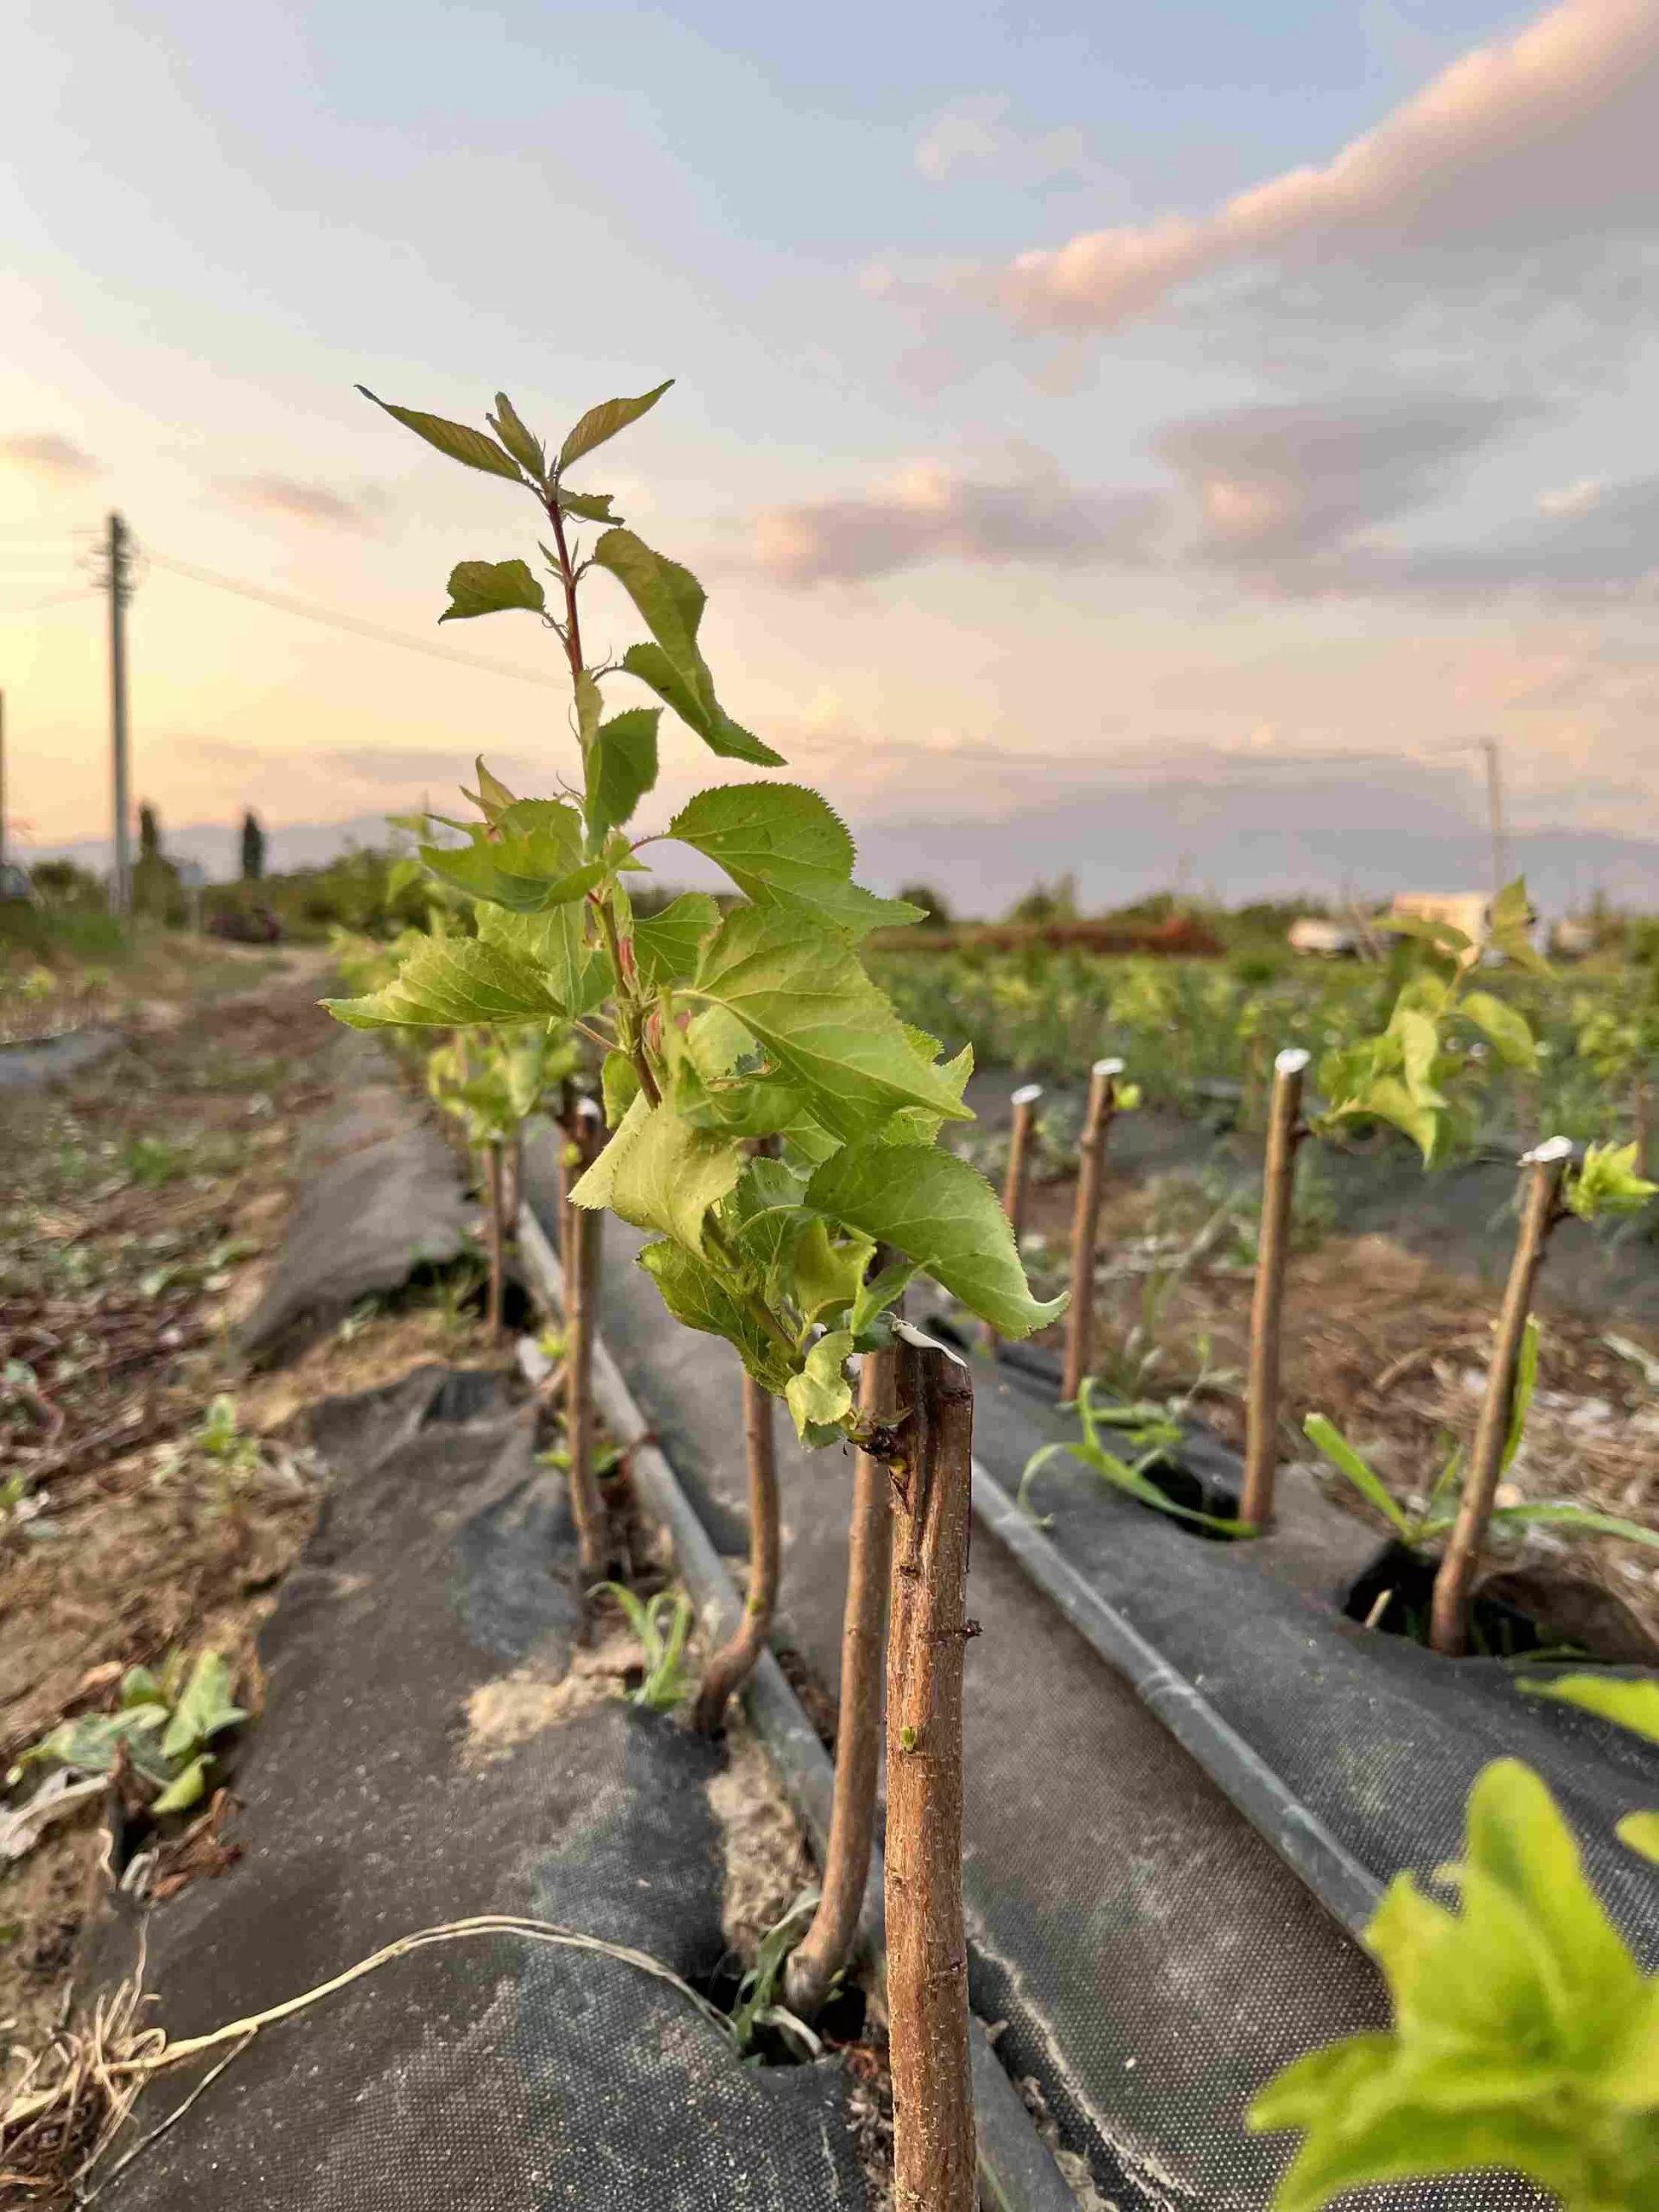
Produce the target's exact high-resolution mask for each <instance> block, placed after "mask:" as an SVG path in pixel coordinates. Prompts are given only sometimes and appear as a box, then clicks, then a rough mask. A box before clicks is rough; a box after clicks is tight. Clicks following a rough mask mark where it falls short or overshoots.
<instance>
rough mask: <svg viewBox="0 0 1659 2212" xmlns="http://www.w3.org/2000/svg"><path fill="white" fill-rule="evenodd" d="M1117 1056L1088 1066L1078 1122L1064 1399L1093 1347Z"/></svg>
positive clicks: (1078, 1383) (1078, 1381)
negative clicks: (1085, 1100)
mask: <svg viewBox="0 0 1659 2212" xmlns="http://www.w3.org/2000/svg"><path fill="white" fill-rule="evenodd" d="M1122 1072H1123V1063H1122V1060H1096V1062H1095V1065H1093V1067H1092V1068H1090V1071H1089V1115H1088V1119H1087V1120H1086V1121H1085V1122H1084V1127H1083V1147H1082V1159H1081V1160H1080V1162H1079V1165H1078V1168H1077V1205H1076V1206H1075V1207H1074V1208H1073V1210H1072V1215H1071V1306H1070V1307H1069V1308H1068V1309H1067V1313H1066V1319H1065V1370H1064V1373H1063V1375H1062V1376H1061V1381H1060V1395H1061V1397H1062V1398H1064V1399H1065V1400H1066V1401H1067V1402H1070V1401H1071V1400H1072V1399H1074V1398H1075V1397H1076V1396H1077V1393H1078V1391H1079V1390H1081V1389H1082V1388H1083V1378H1084V1376H1085V1375H1086V1374H1087V1373H1088V1372H1089V1361H1090V1357H1091V1355H1092V1352H1093V1350H1094V1334H1095V1241H1096V1237H1097V1236H1099V1234H1100V1193H1101V1186H1102V1185H1103V1182H1104V1181H1105V1177H1106V1139H1107V1135H1108V1134H1109V1131H1110V1128H1111V1126H1112V1116H1113V1114H1114V1112H1115V1111H1116V1105H1117V1078H1118V1077H1119V1076H1121V1075H1122Z"/></svg>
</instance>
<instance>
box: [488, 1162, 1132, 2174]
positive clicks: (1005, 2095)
mask: <svg viewBox="0 0 1659 2212" xmlns="http://www.w3.org/2000/svg"><path fill="white" fill-rule="evenodd" d="M518 1249H519V1251H520V1253H521V1254H522V1255H523V1257H524V1266H525V1268H526V1269H527V1271H528V1273H529V1274H530V1277H531V1281H532V1282H533V1284H534V1285H535V1287H536V1288H537V1291H538V1292H539V1293H540V1294H541V1296H542V1297H543V1299H545V1300H547V1302H548V1303H549V1304H550V1306H555V1307H556V1308H557V1309H558V1311H559V1312H561V1313H563V1310H564V1298H563V1290H564V1279H563V1272H562V1270H561V1268H560V1266H559V1262H558V1256H557V1255H556V1252H555V1251H554V1249H553V1247H552V1245H551V1243H550V1242H549V1240H548V1236H547V1233H546V1231H545V1230H543V1227H542V1224H541V1223H540V1222H539V1221H538V1220H537V1217H536V1216H535V1214H534V1213H533V1212H532V1211H531V1208H530V1206H529V1205H528V1204H525V1205H522V1206H521V1207H520V1209H519V1214H518ZM593 1383H594V1402H596V1404H597V1405H598V1407H599V1409H600V1411H601V1413H602V1414H603V1415H604V1416H605V1423H606V1426H607V1428H608V1429H609V1430H610V1432H611V1434H612V1436H613V1438H614V1439H615V1440H616V1441H617V1442H618V1443H619V1444H620V1445H622V1446H624V1447H625V1448H626V1450H627V1452H628V1461H629V1466H630V1469H631V1471H632V1478H633V1484H634V1488H635V1490H636V1491H638V1493H639V1497H641V1499H642V1500H643V1501H644V1503H645V1505H646V1506H647V1507H648V1508H649V1509H650V1510H651V1511H652V1512H653V1513H654V1514H656V1515H657V1516H658V1518H659V1519H660V1520H661V1521H662V1522H663V1523H664V1527H666V1529H668V1532H669V1535H670V1537H671V1541H672V1543H673V1546H674V1556H675V1559H676V1560H677V1563H678V1566H679V1570H680V1573H681V1576H682V1578H683V1580H684V1583H685V1586H686V1588H687V1589H688V1590H689V1591H690V1594H691V1597H692V1599H693V1600H694V1602H695V1603H696V1606H697V1608H698V1610H699V1611H700V1612H701V1613H702V1615H703V1617H704V1619H705V1621H706V1622H707V1623H708V1624H709V1627H710V1628H711V1629H712V1630H713V1631H714V1632H715V1635H716V1636H718V1637H722V1638H723V1637H727V1636H729V1635H730V1634H731V1633H732V1632H733V1630H734V1629H735V1627H736V1625H737V1624H738V1622H739V1621H740V1619H741V1617H742V1610H743V1606H742V1600H741V1598H740V1597H739V1595H738V1592H737V1589H736V1587H735V1586H734V1583H733V1581H732V1579H731V1577H730V1576H729V1575H728V1573H727V1572H726V1568H725V1565H724V1563H723V1562H722V1560H721V1556H720V1554H719V1553H718V1552H717V1551H716V1550H715V1547H714V1545H713V1544H712V1542H711V1541H709V1534H708V1531H707V1530H706V1529H704V1527H703V1525H702V1522H701V1521H700V1520H699V1519H698V1518H697V1516H696V1512H695V1511H694V1510H693V1509H692V1506H691V1504H690V1500H689V1499H688V1498H687V1497H686V1495H685V1492H684V1491H683V1489H682V1488H681V1486H680V1482H679V1478H678V1477H677V1475H676V1474H675V1472H674V1470H673V1468H672V1466H671V1465H670V1464H669V1461H668V1459H667V1458H666V1456H665V1455H664V1452H662V1451H661V1450H660V1449H659V1448H658V1446H657V1445H656V1444H654V1443H653V1442H652V1440H651V1434H650V1429H649V1427H648V1425H647V1423H646V1421H645V1415H644V1414H642V1413H641V1412H640V1410H639V1407H638V1406H637V1405H636V1404H635V1402H634V1400H633V1395H632V1392H631V1391H630V1390H629V1389H628V1386H627V1384H626V1382H625V1381H624V1380H623V1378H622V1374H621V1370H620V1369H619V1368H618V1366H617V1364H616V1363H615V1361H614V1360H613V1358H612V1357H611V1355H610V1352H609V1351H608V1350H607V1346H606V1344H605V1341H604V1339H603V1338H601V1337H598V1336H597V1335H596V1336H595V1338H594V1376H593ZM979 1479H980V1474H979V1470H978V1468H977V1467H976V1469H975V1483H976V1487H977V1484H978V1482H979ZM999 1495H1001V1493H1000V1492H999ZM1010 1510H1012V1509H1011V1508H1010ZM1160 1663H1161V1662H1160ZM744 1701H745V1703H746V1705H747V1707H748V1711H749V1715H750V1718H751V1719H753V1722H754V1725H755V1726H756V1728H757V1729H758V1730H759V1731H760V1737H761V1739H762V1741H763V1742H764V1743H765V1745H766V1749H767V1751H769V1752H770V1754H771V1755H772V1759H773V1760H774V1762H775V1763H776V1764H777V1767H778V1770H779V1775H780V1777H781V1778H782V1780H783V1783H784V1787H785V1790H786V1792H787V1793H788V1796H789V1797H790V1799H791V1802H792V1803H793V1804H794V1807H795V1809H796V1811H797V1812H798V1814H799V1815H800V1817H801V1819H802V1821H804V1823H805V1826H806V1828H807V1831H808V1833H809V1834H810V1836H811V1839H812V1841H813V1845H814V1847H815V1848H816V1849H817V1852H818V1853H819V1855H820V1857H822V1855H823V1851H824V1848H825V1847H826V1844H827V1842H828V1840H829V1808H830V1802H831V1799H832V1796H833V1793H834V1789H835V1770H834V1768H833V1766H832V1765H831V1764H830V1761H829V1754H828V1753H827V1752H826V1751H825V1750H824V1748H823V1745H822V1744H821V1743H820V1742H819V1741H818V1738H817V1735H816V1733H815V1732H814V1731H813V1728H812V1725H811V1723H810V1721H809V1720H808V1719H807V1717H806V1714H805V1713H804V1711H803V1710H802V1707H801V1705H800V1701H799V1700H798V1698H797V1697H796V1695H795V1693H794V1691H793V1690H791V1688H790V1686H789V1684H788V1682H787V1681H785V1677H784V1674H783V1670H782V1669H781V1668H780V1667H779V1664H778V1662H777V1660H776V1659H775V1658H774V1657H773V1656H772V1653H771V1652H770V1651H766V1652H763V1653H762V1655H761V1657H760V1663H759V1664H758V1666H757V1667H756V1668H755V1669H754V1672H753V1674H752V1675H750V1677H749V1680H748V1682H747V1685H746V1686H745V1689H744ZM883 1880H884V1875H883V1868H882V1861H881V1853H880V1847H879V1846H878V1847H877V1848H876V1849H875V1850H874V1851H873V1852H872V1853H871V1863H870V1872H869V1878H868V1881H867V1883H866V1885H865V1890H864V1904H863V1909H862V1911H861V1914H860V1919H859V1925H860V1929H861V1934H862V1936H863V1937H864V1939H865V1941H866V1942H868V1946H869V1951H870V1955H871V1958H872V1960H873V1961H874V1967H875V1970H876V1973H877V1974H878V1975H880V1974H882V1973H883V1972H884V1968H885V1946H884V1944H883V1942H882V1937H881V1898H882V1887H883ZM971 2049H972V2054H973V2068H974V2112H975V2120H976V2128H977V2132H978V2142H979V2181H980V2189H981V2192H982V2201H983V2202H984V2203H985V2206H986V2208H987V2212H1077V2199H1076V2198H1075V2197H1074V2196H1073V2195H1072V2193H1071V2189H1070V2188H1069V2187H1068V2185H1067V2183H1066V2182H1065V2178H1064V2177H1063V2176H1062V2175H1061V2173H1060V2170H1059V2168H1058V2166H1057V2165H1056V2164H1055V2163H1054V2160H1053V2158H1052V2156H1051V2155H1050V2153H1049V2152H1048V2151H1047V2150H1046V2148H1045V2146H1044V2145H1043V2143H1042V2142H1041V2140H1040V2139H1039V2136H1038V2134H1037V2131H1036V2129H1035V2127H1034V2126H1033V2124H1032V2120H1031V2116H1030V2114H1029V2113H1027V2110H1026V2107H1025V2106H1024V2104H1023V2103H1022V2102H1021V2101H1020V2093H1019V2091H1018V2090H1017V2089H1016V2088H1014V2084H1013V2082H1010V2081H1009V2079H1008V2077H1007V2075H1006V2074H1005V2073H1004V2072H1003V2070H1002V2067H1001V2062H1000V2061H999V2059H998V2058H997V2056H996V2053H995V2050H993V2049H992V2047H991V2044H990V2041H989V2038H988V2037H987V2035H986V2033H985V2031H984V2029H983V2028H982V2026H981V2024H980V2023H979V2022H978V2021H977V2020H976V2021H975V2022H974V2023H973V2037H972V2044H971Z"/></svg>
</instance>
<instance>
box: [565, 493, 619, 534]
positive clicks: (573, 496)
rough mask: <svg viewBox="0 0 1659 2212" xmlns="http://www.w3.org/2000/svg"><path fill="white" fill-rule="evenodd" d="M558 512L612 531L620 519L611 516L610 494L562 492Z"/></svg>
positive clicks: (617, 516)
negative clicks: (599, 524) (598, 524)
mask: <svg viewBox="0 0 1659 2212" xmlns="http://www.w3.org/2000/svg"><path fill="white" fill-rule="evenodd" d="M559 512H560V513H561V514H566V515H575V517H576V518H577V519H578V521H581V522H602V523H605V524H607V525H608V526H609V527H610V528H611V529H615V528H616V526H617V525H618V524H620V521H621V519H622V518H621V516H620V515H613V513H612V512H611V494H610V493H608V492H566V491H563V490H562V491H561V492H560V493H559Z"/></svg>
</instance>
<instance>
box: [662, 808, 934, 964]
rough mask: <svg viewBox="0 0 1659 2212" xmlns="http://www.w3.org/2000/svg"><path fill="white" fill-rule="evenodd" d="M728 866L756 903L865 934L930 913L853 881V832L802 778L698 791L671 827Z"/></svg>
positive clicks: (673, 833) (671, 831)
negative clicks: (794, 781)
mask: <svg viewBox="0 0 1659 2212" xmlns="http://www.w3.org/2000/svg"><path fill="white" fill-rule="evenodd" d="M668 834H669V836H671V837H677V838H678V839H679V840H680V842H681V843H682V844H686V845H690V846H692V847H693V848H694V849H696V851H697V852H700V853H702V854H703V855H705V856H706V857H707V858H708V859H709V860H711V861H715V864H716V865H717V866H718V867H721V868H724V869H725V871H726V873H727V874H728V875H729V876H730V877H731V879H732V881H733V882H734V884H736V886H737V887H738V889H739V890H740V891H741V892H742V893H743V894H744V896H745V897H746V898H747V899H753V902H754V903H755V905H756V906H785V907H788V908H790V909H791V910H793V911H794V912H798V913H804V914H807V915H810V916H814V917H817V918H820V919H822V920H823V921H826V922H829V923H830V924H832V925H834V926H835V927H836V928H837V929H844V930H846V931H848V932H849V935H852V936H855V937H861V936H863V935H865V934H866V933H867V932H868V931H870V930H874V929H892V928H894V927H897V926H899V925H903V924H906V923H909V922H917V921H921V920H923V919H925V916H924V914H923V912H922V909H921V908H920V907H919V906H908V905H906V902H905V901H904V900H903V899H878V898H876V897H875V895H874V893H872V892H868V891H865V890H862V889H861V887H859V886H858V885H857V884H855V883H854V882H853V881H852V880H851V876H852V869H853V861H854V858H855V851H854V846H853V841H852V838H851V836H849V834H848V831H847V829H846V826H845V824H844V823H842V820H841V818H840V817H839V816H838V815H837V814H836V812H835V810H834V809H833V808H832V807H830V806H829V805H828V804H826V802H825V801H824V800H823V799H822V798H819V796H818V794H817V792H816V791H807V790H805V789H804V788H803V786H802V785H798V784H723V785H717V786H716V787H715V789H714V790H712V791H700V792H699V793H698V794H697V796H696V798H694V799H691V800H690V801H689V802H688V804H686V805H684V806H683V807H682V808H681V809H680V810H679V812H678V813H677V815H676V816H675V817H674V819H673V821H672V822H671V823H670V824H669V826H668Z"/></svg>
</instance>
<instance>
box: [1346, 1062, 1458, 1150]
mask: <svg viewBox="0 0 1659 2212" xmlns="http://www.w3.org/2000/svg"><path fill="white" fill-rule="evenodd" d="M1348 1110H1349V1111H1351V1112H1354V1113H1361V1114H1370V1115H1374V1116H1376V1119H1377V1120H1378V1121H1379V1122H1392V1123H1393V1125H1394V1127H1395V1128H1396V1129H1399V1130H1400V1131H1401V1132H1402V1134H1403V1135H1406V1136H1408V1137H1409V1138H1410V1139H1411V1141H1412V1142H1413V1143H1414V1145H1415V1146H1416V1147H1417V1148H1418V1150H1419V1151H1420V1152H1421V1154H1422V1155H1423V1158H1424V1160H1425V1161H1428V1160H1433V1157H1434V1151H1435V1147H1436V1146H1437V1145H1438V1144H1439V1143H1440V1134H1441V1128H1442V1125H1443V1116H1442V1114H1441V1113H1440V1110H1439V1109H1437V1108H1436V1107H1433V1106H1431V1105H1427V1104H1425V1103H1423V1101H1422V1100H1421V1099H1418V1098H1414V1097H1413V1096H1412V1094H1411V1092H1410V1091H1409V1090H1408V1089H1407V1088H1406V1085H1405V1084H1403V1083H1402V1081H1401V1080H1400V1078H1399V1077H1398V1076H1392V1075H1380V1076H1378V1077H1376V1079H1375V1081H1374V1082H1372V1083H1371V1084H1370V1085H1368V1087H1367V1088H1366V1089H1365V1090H1363V1091H1361V1092H1360V1093H1358V1095H1357V1096H1356V1097H1355V1098H1354V1099H1353V1100H1352V1101H1351V1103H1350V1107H1349V1109H1348Z"/></svg>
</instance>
